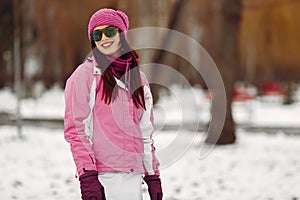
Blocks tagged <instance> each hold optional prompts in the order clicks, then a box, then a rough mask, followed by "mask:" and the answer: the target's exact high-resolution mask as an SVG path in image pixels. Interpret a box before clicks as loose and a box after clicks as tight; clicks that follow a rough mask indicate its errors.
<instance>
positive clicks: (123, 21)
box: [88, 8, 129, 40]
mask: <svg viewBox="0 0 300 200" xmlns="http://www.w3.org/2000/svg"><path fill="white" fill-rule="evenodd" d="M104 25H110V26H114V27H117V28H119V29H121V30H122V31H123V32H124V33H125V34H126V32H127V30H128V26H129V21H128V17H127V15H126V14H125V13H124V12H122V11H120V10H113V9H110V8H103V9H100V10H98V11H96V12H95V13H94V14H93V15H92V16H91V18H90V22H89V25H88V37H89V40H91V33H92V32H93V30H94V28H96V27H97V26H104Z"/></svg>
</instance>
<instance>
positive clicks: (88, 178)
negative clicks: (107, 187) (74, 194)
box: [79, 170, 106, 200]
mask: <svg viewBox="0 0 300 200" xmlns="http://www.w3.org/2000/svg"><path fill="white" fill-rule="evenodd" d="M79 181H80V190H81V198H82V199H83V200H106V198H105V194H104V188H103V186H102V185H101V183H100V182H99V179H98V172H97V171H94V170H93V171H86V172H85V173H84V174H82V175H81V176H80V177H79Z"/></svg>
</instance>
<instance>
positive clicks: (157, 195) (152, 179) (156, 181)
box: [144, 175, 163, 200]
mask: <svg viewBox="0 0 300 200" xmlns="http://www.w3.org/2000/svg"><path fill="white" fill-rule="evenodd" d="M144 180H145V182H146V183H147V185H148V192H149V195H150V198H151V200H162V197H163V192H162V189H161V182H160V178H159V176H157V175H148V176H145V177H144Z"/></svg>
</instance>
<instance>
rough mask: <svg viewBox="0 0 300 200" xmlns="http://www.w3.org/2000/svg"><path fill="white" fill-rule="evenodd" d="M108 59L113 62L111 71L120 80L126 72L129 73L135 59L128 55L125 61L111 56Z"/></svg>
mask: <svg viewBox="0 0 300 200" xmlns="http://www.w3.org/2000/svg"><path fill="white" fill-rule="evenodd" d="M124 57H125V55H124ZM106 58H107V59H108V60H109V61H110V62H111V64H110V66H109V67H110V68H111V71H112V72H113V74H114V75H115V76H116V77H117V78H118V79H120V78H121V77H122V76H123V75H124V74H125V72H128V71H129V66H131V65H132V59H133V58H132V56H130V55H126V58H125V59H121V58H117V59H114V58H112V57H110V56H106ZM128 74H129V73H128Z"/></svg>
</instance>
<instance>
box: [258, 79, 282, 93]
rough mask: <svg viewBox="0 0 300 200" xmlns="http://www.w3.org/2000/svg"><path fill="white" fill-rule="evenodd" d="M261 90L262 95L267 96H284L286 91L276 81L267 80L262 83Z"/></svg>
mask: <svg viewBox="0 0 300 200" xmlns="http://www.w3.org/2000/svg"><path fill="white" fill-rule="evenodd" d="M261 90H262V95H267V96H272V95H276V96H285V95H286V92H285V90H284V88H283V86H282V85H281V84H280V83H278V82H267V83H264V84H262V87H261Z"/></svg>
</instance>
